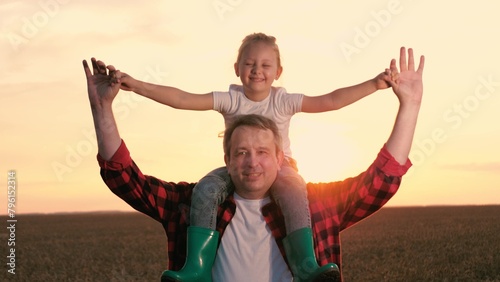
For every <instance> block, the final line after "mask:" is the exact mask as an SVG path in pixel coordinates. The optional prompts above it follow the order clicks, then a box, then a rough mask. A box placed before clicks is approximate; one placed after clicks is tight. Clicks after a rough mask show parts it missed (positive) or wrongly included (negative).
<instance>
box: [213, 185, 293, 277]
mask: <svg viewBox="0 0 500 282" xmlns="http://www.w3.org/2000/svg"><path fill="white" fill-rule="evenodd" d="M234 199H235V201H236V214H235V215H234V217H233V218H232V219H231V222H230V223H229V225H228V226H227V227H226V230H225V231H224V235H223V236H222V239H221V244H220V246H219V249H218V251H217V256H216V258H215V263H214V266H213V269H212V277H213V281H218V282H219V281H221V282H224V281H227V282H234V281H238V282H240V281H242V282H244V281H252V282H254V281H263V282H264V281H270V282H276V281H287V282H290V281H292V274H291V272H290V270H289V269H288V266H287V264H286V263H285V259H284V258H283V256H282V255H281V253H280V250H279V248H278V244H277V243H276V240H275V239H274V237H273V236H272V234H271V230H270V229H269V227H268V226H267V224H266V221H265V220H264V217H263V216H262V211H261V208H262V207H263V206H264V205H266V204H268V203H269V202H270V201H271V199H270V198H269V197H267V198H265V199H260V200H247V199H243V198H241V197H240V196H238V195H237V194H236V193H234Z"/></svg>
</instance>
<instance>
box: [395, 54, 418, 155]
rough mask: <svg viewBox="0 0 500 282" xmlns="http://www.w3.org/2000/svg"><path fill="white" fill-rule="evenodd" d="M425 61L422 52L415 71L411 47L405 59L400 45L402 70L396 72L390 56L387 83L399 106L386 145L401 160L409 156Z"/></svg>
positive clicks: (396, 69)
mask: <svg viewBox="0 0 500 282" xmlns="http://www.w3.org/2000/svg"><path fill="white" fill-rule="evenodd" d="M424 61H425V59H424V56H421V57H420V63H419V65H418V68H417V70H416V71H415V64H414V58H413V50H412V49H411V48H410V49H408V62H407V58H406V49H405V48H404V47H401V50H400V55H399V67H400V70H401V72H400V73H398V68H397V66H396V60H394V59H393V60H392V61H391V65H390V70H391V73H392V75H393V80H392V81H391V82H390V84H391V87H392V89H393V91H394V93H395V94H396V96H397V97H398V99H399V110H398V114H397V116H396V121H395V123H394V127H393V129H392V132H391V135H390V136H389V139H388V140H387V143H386V147H387V150H388V151H389V152H390V153H391V155H392V156H393V157H394V158H395V159H396V161H398V162H399V163H400V164H404V163H405V162H406V161H407V159H408V155H409V153H410V149H411V144H412V141H413V135H414V133H415V128H416V125H417V118H418V112H419V110H420V104H421V102H422V94H423V83H422V73H423V71H424Z"/></svg>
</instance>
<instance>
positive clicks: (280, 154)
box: [276, 151, 285, 169]
mask: <svg viewBox="0 0 500 282" xmlns="http://www.w3.org/2000/svg"><path fill="white" fill-rule="evenodd" d="M276 158H277V159H278V169H281V166H282V165H283V160H284V159H285V155H284V154H283V151H279V152H278V153H276Z"/></svg>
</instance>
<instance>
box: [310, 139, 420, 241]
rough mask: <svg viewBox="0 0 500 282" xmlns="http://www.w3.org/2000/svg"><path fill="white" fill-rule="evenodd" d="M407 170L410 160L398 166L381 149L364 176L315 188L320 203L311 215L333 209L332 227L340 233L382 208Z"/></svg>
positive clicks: (313, 208)
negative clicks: (333, 224)
mask: <svg viewBox="0 0 500 282" xmlns="http://www.w3.org/2000/svg"><path fill="white" fill-rule="evenodd" d="M410 167H411V162H410V160H407V162H406V163H405V164H403V165H401V164H399V163H398V162H397V161H396V160H395V159H394V157H393V156H392V155H391V154H390V153H389V151H388V150H387V148H386V147H385V146H384V147H383V148H382V149H381V150H380V152H379V153H378V156H377V158H376V159H375V161H374V162H373V163H372V165H371V166H370V167H369V168H368V169H367V170H366V171H365V172H363V173H361V174H359V175H358V176H356V177H351V178H347V179H345V180H343V181H338V182H332V183H322V184H319V185H317V187H316V189H314V190H315V191H314V192H312V191H311V192H312V193H315V194H316V195H317V196H318V197H319V199H322V200H321V201H316V203H320V202H321V204H319V205H311V214H314V213H315V212H316V211H318V212H320V211H321V210H323V209H329V207H333V209H334V212H333V213H332V215H334V216H335V217H336V218H335V219H334V221H335V222H336V224H335V225H337V226H338V227H339V230H340V231H341V230H343V229H345V228H347V227H349V226H351V225H353V224H354V223H356V222H358V221H360V220H362V219H364V218H366V217H367V216H369V215H371V214H372V213H374V212H375V211H377V210H379V209H380V208H381V207H382V206H383V205H385V204H386V203H387V202H388V201H389V199H390V198H391V197H392V196H394V194H395V193H396V191H397V190H398V188H399V185H400V184H401V179H402V176H403V175H404V174H405V173H406V172H407V171H408V169H409V168H410ZM311 192H310V193H311ZM315 198H316V197H315ZM313 202H314V201H313Z"/></svg>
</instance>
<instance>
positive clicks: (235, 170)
mask: <svg viewBox="0 0 500 282" xmlns="http://www.w3.org/2000/svg"><path fill="white" fill-rule="evenodd" d="M224 160H225V162H226V166H227V170H228V171H229V174H230V175H231V179H232V181H233V183H234V186H235V191H236V193H238V195H240V196H241V197H243V198H246V199H261V198H263V197H266V196H267V195H268V193H269V188H271V185H272V184H273V182H274V181H275V180H276V176H277V174H278V170H279V169H280V166H281V162H282V160H283V155H282V153H281V152H280V153H278V154H277V152H276V145H275V143H274V136H273V133H272V131H271V130H264V129H260V128H255V127H250V126H240V127H238V128H236V129H235V130H234V132H233V134H232V136H231V140H230V156H229V157H228V156H224Z"/></svg>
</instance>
